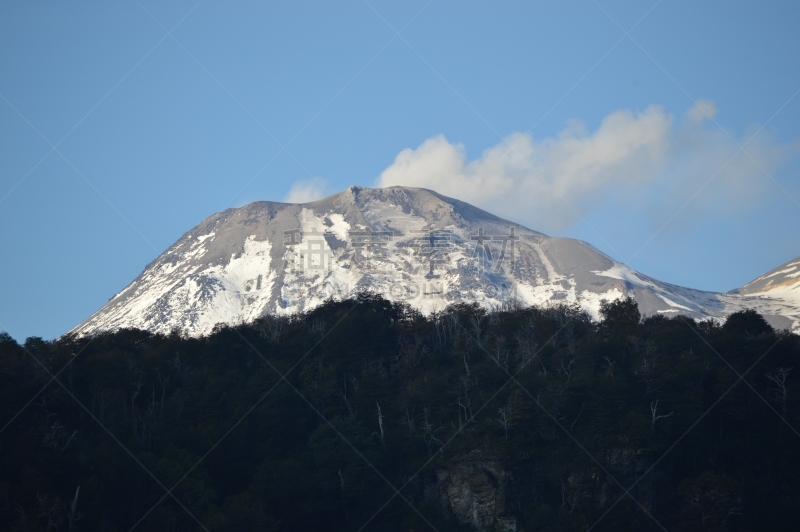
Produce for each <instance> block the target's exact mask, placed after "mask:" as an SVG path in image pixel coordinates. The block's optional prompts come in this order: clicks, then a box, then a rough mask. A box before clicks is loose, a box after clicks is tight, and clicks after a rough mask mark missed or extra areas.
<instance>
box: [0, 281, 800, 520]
mask: <svg viewBox="0 0 800 532" xmlns="http://www.w3.org/2000/svg"><path fill="white" fill-rule="evenodd" d="M603 318H604V319H603V321H602V322H601V323H599V324H597V323H594V322H592V321H591V320H590V319H589V317H588V316H587V315H586V314H584V313H582V312H581V311H579V310H577V309H575V308H570V307H559V308H548V309H537V308H529V309H525V308H513V309H505V310H498V311H495V312H487V311H485V310H482V309H480V308H478V307H477V306H459V307H454V308H449V309H447V310H446V311H444V312H442V313H439V314H435V315H433V316H430V317H425V316H422V315H420V314H418V313H416V312H415V311H412V310H411V309H410V308H408V307H405V306H402V305H398V304H393V303H390V302H387V301H385V300H382V299H381V298H380V297H377V296H373V295H370V294H363V295H362V296H361V297H359V298H358V299H356V300H348V301H340V302H333V301H331V302H328V303H326V304H324V305H323V306H322V307H319V308H317V309H316V310H314V311H312V312H309V313H306V314H303V315H298V316H296V317H291V318H272V317H270V318H264V319H260V320H258V321H256V322H254V323H252V324H245V325H241V326H237V327H218V328H217V329H215V331H214V332H213V333H212V334H211V335H209V336H208V337H205V338H187V337H184V336H182V335H181V333H180V331H174V332H173V333H172V334H171V335H169V336H161V335H153V334H149V333H146V332H142V331H138V330H122V331H119V332H116V333H113V334H112V333H108V334H103V335H100V336H96V337H94V338H63V339H61V340H58V341H54V342H46V341H42V340H41V339H37V338H29V339H28V340H27V341H26V342H25V344H24V345H19V344H18V343H17V342H15V341H14V340H13V339H12V338H11V337H9V336H7V335H2V336H0V423H2V424H3V425H2V432H0V528H2V529H8V530H19V531H22V530H31V531H33V530H87V531H88V530H109V531H110V530H118V531H126V530H130V529H132V528H133V527H136V528H137V529H139V530H165V531H170V530H202V529H203V528H205V529H207V530H209V531H227V530H231V531H233V530H236V531H239V530H242V531H246V530H253V531H255V530H259V531H260V530H303V531H313V530H320V531H322V530H325V531H338V530H341V531H357V530H361V529H362V527H363V529H364V530H397V531H408V530H414V531H421V530H439V531H441V532H444V531H447V530H475V529H479V530H526V531H532V530H586V529H588V528H590V527H592V526H593V525H594V528H592V530H661V529H662V528H663V529H667V530H796V529H797V523H798V522H800V453H799V452H798V451H800V434H798V432H797V431H796V430H795V429H794V428H792V427H793V426H794V427H798V426H800V420H799V419H798V417H799V416H800V386H799V385H798V378H800V367H798V366H799V364H798V359H799V357H800V339H799V338H798V336H797V335H792V334H790V333H788V332H779V331H774V330H773V329H772V328H771V327H770V326H769V325H768V324H767V323H766V322H765V321H764V320H763V319H762V318H761V317H760V316H759V315H758V314H756V313H755V312H753V311H746V312H740V313H737V314H734V315H732V316H731V317H730V318H729V319H728V320H727V322H726V323H725V324H724V325H721V326H720V325H718V324H715V323H713V322H710V321H709V322H701V323H698V322H695V321H692V320H689V319H686V318H682V317H676V318H665V317H662V316H655V317H648V318H646V319H641V317H640V315H639V311H638V309H637V308H636V303H634V302H633V301H631V300H625V301H620V302H616V303H613V304H610V305H605V306H604V307H603ZM54 375H55V376H56V377H55V379H54V377H53V376H54Z"/></svg>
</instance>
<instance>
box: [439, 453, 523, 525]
mask: <svg viewBox="0 0 800 532" xmlns="http://www.w3.org/2000/svg"><path fill="white" fill-rule="evenodd" d="M513 494H514V487H513V476H512V474H511V472H510V471H509V470H508V469H507V468H506V467H505V465H504V464H503V463H502V462H500V461H499V460H493V459H483V458H481V457H480V455H475V454H474V453H473V455H471V456H468V457H466V458H464V459H461V460H458V461H455V462H452V463H450V464H448V465H444V466H440V467H438V468H437V469H436V470H435V471H434V472H433V474H432V475H431V477H430V478H429V479H428V483H427V484H426V486H425V497H426V499H428V500H429V501H432V502H433V503H434V504H436V505H437V506H439V508H440V509H441V510H442V511H443V512H444V513H445V514H447V515H449V516H452V517H454V518H455V519H456V520H457V521H458V522H459V523H460V524H462V525H470V526H472V527H473V528H474V529H475V530H478V531H481V532H482V531H500V532H516V531H518V530H520V529H519V528H518V527H517V520H516V518H515V517H514V515H513V510H512V504H511V502H512V500H513V498H514V496H513Z"/></svg>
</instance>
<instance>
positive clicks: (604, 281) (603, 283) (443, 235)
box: [70, 187, 800, 336]
mask: <svg viewBox="0 0 800 532" xmlns="http://www.w3.org/2000/svg"><path fill="white" fill-rule="evenodd" d="M798 264H800V263H798V262H797V261H795V262H793V263H790V264H788V265H786V267H785V268H784V269H785V270H787V271H783V270H780V268H779V269H778V271H776V273H774V274H772V275H773V276H779V275H782V276H784V277H781V278H780V279H783V281H781V282H782V283H784V284H781V283H778V279H779V277H775V279H774V280H772V281H766V284H764V283H761V282H760V279H762V278H759V279H757V280H756V281H753V283H750V284H748V285H746V286H745V287H743V288H742V289H740V291H739V292H737V293H728V294H720V293H713V292H704V291H700V290H693V289H689V288H683V287H679V286H675V285H671V284H667V283H663V282H660V281H657V280H655V279H652V278H649V277H647V276H645V275H642V274H640V273H638V272H636V271H634V270H632V269H631V268H628V267H627V266H625V265H624V264H621V263H619V262H616V261H615V260H613V259H612V258H610V257H608V256H607V255H605V254H603V253H601V252H600V251H598V250H597V249H595V248H594V247H592V246H591V245H589V244H587V243H585V242H582V241H579V240H574V239H570V238H552V237H549V236H546V235H544V234H542V233H538V232H536V231H532V230H530V229H527V228H525V227H522V226H520V225H518V224H515V223H512V222H509V221H506V220H503V219H501V218H498V217H497V216H494V215H492V214H490V213H488V212H485V211H482V210H480V209H478V208H476V207H473V206H471V205H469V204H467V203H464V202H462V201H458V200H454V199H452V198H448V197H445V196H442V195H440V194H437V193H436V192H433V191H430V190H427V189H421V188H407V187H390V188H382V189H369V188H361V187H350V188H348V189H347V190H345V191H343V192H341V193H339V194H335V195H333V196H330V197H328V198H325V199H322V200H319V201H314V202H310V203H303V204H295V203H276V202H256V203H251V204H249V205H246V206H244V207H241V208H236V209H228V210H225V211H223V212H220V213H217V214H214V215H212V216H210V217H209V218H207V219H206V220H204V221H203V222H201V223H200V224H199V225H197V226H196V227H194V228H193V229H192V230H191V231H189V232H188V233H186V234H185V235H183V237H181V238H180V240H178V241H177V242H176V243H175V244H173V245H172V246H171V247H170V248H169V249H167V251H165V252H164V253H162V254H161V255H160V256H159V257H158V258H157V259H156V260H154V261H153V262H152V263H150V264H149V265H148V266H147V267H146V268H145V270H144V271H143V272H142V274H141V275H139V277H137V278H136V279H135V280H134V281H133V282H132V283H131V284H130V285H128V286H127V287H126V288H125V289H124V290H123V291H122V292H120V293H118V294H117V295H116V296H114V297H113V298H112V299H111V300H110V301H109V302H108V304H106V305H105V306H104V307H102V308H101V309H100V310H98V311H97V312H96V313H95V314H93V315H92V316H90V317H89V318H88V319H87V320H86V321H84V322H83V323H81V324H80V325H78V326H77V327H75V328H74V329H72V331H70V333H73V334H77V335H90V334H95V333H98V332H101V331H106V330H116V329H119V328H124V327H136V328H140V329H146V330H149V331H152V332H162V333H166V332H169V331H171V330H172V329H174V328H180V329H182V330H183V331H184V332H185V333H186V334H189V335H192V336H197V335H203V334H206V333H209V332H210V331H211V330H212V329H213V327H214V326H215V324H217V323H226V324H233V323H240V322H246V321H251V320H253V319H255V318H258V317H260V316H263V315H266V314H277V315H288V314H292V313H296V312H302V311H305V310H308V309H311V308H314V307H315V306H318V305H320V304H321V303H322V302H323V301H325V300H326V299H328V298H330V297H347V296H349V295H352V294H353V293H355V292H358V291H360V290H364V289H371V290H373V291H375V292H379V293H382V294H384V295H385V297H387V298H388V299H392V300H405V301H407V302H408V303H409V304H410V305H412V306H413V307H415V308H417V309H419V310H421V311H423V312H425V313H429V312H432V311H436V310H442V309H444V308H445V307H446V306H447V305H449V304H452V303H458V302H478V303H479V304H480V305H482V306H485V307H495V308H497V307H503V306H504V305H506V306H508V305H512V306H513V305H515V304H518V303H521V304H524V305H532V304H535V305H547V304H551V303H577V304H578V305H580V307H581V308H583V309H585V310H586V311H587V312H588V313H589V314H590V315H592V316H593V317H595V318H597V317H598V311H599V308H600V303H601V301H602V300H615V299H618V298H621V297H624V296H626V295H630V296H632V297H633V298H635V299H636V301H637V302H638V304H639V308H640V310H641V311H642V313H643V314H645V315H652V314H664V315H666V316H674V315H677V314H687V315H689V316H692V317H695V318H709V317H714V318H723V317H724V316H726V315H727V314H730V313H731V312H735V311H736V310H741V309H743V308H754V309H756V310H758V311H759V312H760V313H762V314H764V315H765V316H766V317H767V319H768V320H769V321H770V322H771V323H773V324H774V325H775V326H777V327H779V328H786V327H789V328H793V329H794V330H798V329H800V313H798V302H800V297H798V291H797V285H796V283H795V284H794V285H790V284H785V282H788V281H787V280H791V279H796V278H795V277H791V276H792V275H793V273H792V272H796V271H797V266H798ZM789 267H793V268H795V269H794V270H791V271H788V268H789ZM795 275H796V273H795ZM768 276H769V274H768V275H767V276H764V279H767V278H768ZM769 279H772V277H769ZM770 283H772V284H770ZM776 283H777V284H776ZM748 287H750V288H748ZM779 287H781V288H780V289H779ZM791 287H793V288H791ZM751 290H752V291H751Z"/></svg>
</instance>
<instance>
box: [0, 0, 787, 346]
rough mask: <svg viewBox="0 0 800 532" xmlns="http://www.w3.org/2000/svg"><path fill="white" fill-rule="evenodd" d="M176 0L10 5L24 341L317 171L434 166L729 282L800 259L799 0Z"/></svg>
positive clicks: (634, 260) (343, 181) (9, 176)
mask: <svg viewBox="0 0 800 532" xmlns="http://www.w3.org/2000/svg"><path fill="white" fill-rule="evenodd" d="M166 4H167V3H163V2H151V1H144V0H143V1H141V3H137V2H113V3H110V2H102V3H101V2H96V3H89V2H86V3H83V4H82V5H80V6H76V5H68V4H65V3H57V2H38V3H30V2H26V3H23V2H4V3H3V4H2V5H0V95H1V96H2V98H0V160H1V161H2V165H1V166H0V224H2V227H3V229H4V230H3V231H2V232H0V249H2V250H3V251H2V255H0V257H2V260H1V261H0V279H2V281H0V301H2V304H1V305H0V324H2V328H3V329H6V330H8V331H9V332H10V333H11V334H12V335H13V336H14V337H16V338H19V339H22V338H25V337H27V336H34V335H35V336H43V337H45V338H52V337H56V336H58V335H60V334H62V333H64V332H66V331H67V330H68V329H70V328H71V327H73V326H74V325H76V324H77V323H79V322H80V321H81V320H82V319H84V318H85V317H87V316H88V315H89V314H91V313H92V312H94V311H95V310H97V309H98V308H99V307H100V306H102V305H103V304H104V303H105V302H106V301H107V300H108V298H109V297H111V296H112V295H113V294H115V293H117V292H118V291H119V290H120V289H122V288H123V287H124V286H125V285H127V284H128V283H129V282H130V281H131V280H133V279H134V278H135V277H136V276H137V275H138V274H139V273H140V272H141V270H142V269H143V268H144V267H145V266H146V265H147V263H149V262H150V261H151V260H153V259H154V258H155V257H156V256H157V255H158V254H159V253H161V252H162V251H164V250H165V249H166V248H167V247H168V246H169V245H170V244H172V243H173V242H174V241H175V240H177V239H178V238H179V237H180V236H181V235H182V234H183V233H184V232H185V231H187V230H189V229H190V228H191V227H193V226H194V225H195V224H197V223H198V222H200V221H201V220H202V219H204V218H205V217H207V216H209V215H210V214H212V213H214V212H217V211H220V210H222V209H224V208H227V207H236V206H241V205H244V204H246V203H248V202H250V201H255V200H276V201H280V200H284V199H287V198H292V199H297V198H304V197H317V196H320V195H322V194H323V191H322V190H321V189H320V188H319V186H318V185H322V187H323V188H324V193H325V194H332V193H335V192H338V191H340V190H342V189H344V188H345V187H347V186H349V185H351V184H358V185H363V186H376V185H381V184H407V185H416V186H424V185H426V183H427V184H428V186H430V187H432V188H435V189H439V190H441V191H442V192H443V193H447V194H450V195H452V196H455V197H457V198H459V199H463V200H464V201H467V202H470V203H473V204H475V205H478V206H481V207H484V208H487V209H488V210H491V211H492V212H494V213H495V214H497V215H499V216H503V217H505V218H508V219H511V220H513V221H516V222H519V223H522V224H524V225H526V226H528V227H531V228H532V229H537V230H539V231H542V232H545V233H547V234H550V235H553V236H569V237H574V238H580V239H583V240H586V241H588V242H590V243H591V244H593V245H594V246H596V247H598V248H599V249H601V250H602V251H604V252H606V253H608V254H609V255H611V256H613V257H614V258H616V259H617V260H620V261H623V262H626V263H627V264H628V265H629V266H631V267H633V268H635V269H637V270H639V271H641V272H643V273H645V274H647V275H650V276H653V277H655V278H658V279H660V280H663V281H667V282H672V283H675V284H681V285H686V286H691V287H695V288H701V289H707V290H717V291H727V290H730V289H732V288H735V287H737V286H740V285H742V284H744V283H745V282H747V281H749V280H751V279H752V278H754V277H756V276H758V275H760V274H761V273H763V272H765V271H767V270H769V269H771V268H773V267H775V266H777V265H779V264H781V263H783V262H785V261H787V260H789V259H792V258H794V257H796V256H798V255H800V231H798V227H800V180H799V179H798V171H800V160H799V159H798V148H800V95H798V90H800V68H798V59H797V58H798V57H800V34H798V33H797V31H796V28H797V27H798V26H800V5H799V4H797V3H794V2H773V3H769V4H764V3H756V2H721V1H719V2H712V1H703V2H696V1H693V2H689V1H686V2H683V1H670V2H666V1H663V2H658V3H656V2H655V1H652V2H632V1H623V2H612V1H608V0H598V1H597V2H594V1H592V0H589V1H575V2H572V1H558V2H556V1H552V2H501V3H492V4H490V3H476V2H451V1H446V0H432V1H430V2H427V0H423V1H420V2H417V1H409V2H381V1H377V0H370V1H369V2H365V1H352V2H292V3H286V4H285V5H274V3H271V4H270V5H268V4H265V3H256V2H237V3H235V4H231V3H223V2H219V1H215V0H205V1H203V2H201V3H199V4H197V2H196V1H190V2H169V3H168V5H166ZM167 32H171V33H170V34H169V35H168V33H167ZM398 32H399V33H398ZM626 32H629V33H627V34H626ZM54 146H55V149H53V147H54Z"/></svg>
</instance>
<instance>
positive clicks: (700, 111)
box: [686, 100, 717, 122]
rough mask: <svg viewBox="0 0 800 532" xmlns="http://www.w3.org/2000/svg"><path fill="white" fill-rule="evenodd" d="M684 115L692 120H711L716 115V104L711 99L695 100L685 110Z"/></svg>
mask: <svg viewBox="0 0 800 532" xmlns="http://www.w3.org/2000/svg"><path fill="white" fill-rule="evenodd" d="M686 116H688V117H689V119H690V120H692V121H694V122H702V121H703V120H711V119H712V118H714V117H715V116H717V104H716V103H714V102H713V100H697V101H696V102H695V104H694V105H693V106H692V107H690V108H689V110H688V111H686Z"/></svg>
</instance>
